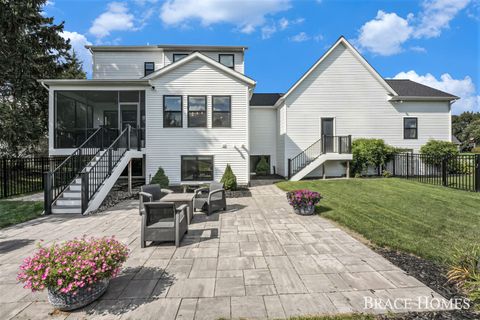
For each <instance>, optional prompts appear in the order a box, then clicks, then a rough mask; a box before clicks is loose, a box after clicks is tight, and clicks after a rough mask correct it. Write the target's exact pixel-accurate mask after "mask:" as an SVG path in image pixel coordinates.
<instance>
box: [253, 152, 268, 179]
mask: <svg viewBox="0 0 480 320" xmlns="http://www.w3.org/2000/svg"><path fill="white" fill-rule="evenodd" d="M255 173H256V174H258V175H259V176H264V175H267V174H269V173H270V166H269V165H268V162H267V159H265V157H264V156H262V157H261V158H260V161H258V163H257V166H256V167H255Z"/></svg>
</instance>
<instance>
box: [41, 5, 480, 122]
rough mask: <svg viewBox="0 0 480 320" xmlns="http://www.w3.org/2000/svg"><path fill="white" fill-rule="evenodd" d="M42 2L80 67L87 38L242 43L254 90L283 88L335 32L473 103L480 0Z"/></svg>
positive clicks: (388, 68)
mask: <svg viewBox="0 0 480 320" xmlns="http://www.w3.org/2000/svg"><path fill="white" fill-rule="evenodd" d="M44 11H45V14H46V15H48V16H54V17H55V21H56V22H61V21H65V32H64V36H65V37H66V38H69V39H71V41H72V44H73V46H74V48H75V50H76V51H77V53H79V55H80V57H81V58H82V60H83V61H84V69H85V70H86V71H87V73H88V74H89V75H90V74H91V57H90V55H89V52H88V51H87V50H84V49H83V46H84V45H85V44H87V43H88V44H97V45H116V44H121V45H145V44H209V45H246V46H248V47H249V50H248V51H247V54H246V74H247V75H249V76H250V77H252V78H254V79H255V80H256V81H257V88H256V92H285V91H286V90H288V88H289V87H290V86H291V85H292V84H293V83H294V82H295V81H296V80H297V79H298V78H299V77H300V76H301V75H302V74H303V73H304V72H305V71H306V70H307V69H308V68H309V67H310V66H311V65H312V64H313V63H314V62H315V61H316V60H317V59H318V58H319V57H320V56H321V55H322V54H323V53H324V52H325V51H326V50H327V49H328V47H329V46H330V45H332V44H333V43H334V42H335V40H336V39H337V38H338V37H339V36H340V35H343V36H345V37H346V38H347V40H349V41H350V42H351V43H352V44H353V45H355V46H356V47H357V48H358V49H359V50H360V52H361V53H362V55H363V56H364V57H365V58H366V59H367V60H368V61H369V62H370V63H371V64H372V65H373V67H374V68H375V69H376V70H377V71H378V72H379V73H380V74H381V75H382V76H383V77H388V78H393V77H398V78H410V79H412V80H415V81H418V82H422V83H424V84H427V85H430V86H433V87H436V88H438V89H441V90H444V91H447V92H450V93H453V94H456V95H458V96H460V97H461V98H462V99H461V100H460V101H458V102H456V103H455V104H454V113H459V112H461V111H464V110H468V111H480V90H479V89H478V88H479V86H480V84H479V82H480V66H479V65H480V57H479V51H480V49H479V46H480V31H479V30H480V0H420V1H402V0H390V1H387V0H385V1H382V0H377V1H358V0H357V1H353V0H352V1H334V0H311V1H306V0H305V1H293V0H230V1H229V0H202V1H198V0H166V1H164V0H131V1H85V0H84V1H67V0H64V1H62V0H50V1H48V2H47V5H46V6H45V8H44Z"/></svg>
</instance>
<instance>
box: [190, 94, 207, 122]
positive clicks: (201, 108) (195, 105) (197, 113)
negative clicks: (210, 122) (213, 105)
mask: <svg viewBox="0 0 480 320" xmlns="http://www.w3.org/2000/svg"><path fill="white" fill-rule="evenodd" d="M188 126H189V127H192V128H193V127H205V128H206V127H207V97H206V96H188Z"/></svg>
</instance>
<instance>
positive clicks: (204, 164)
mask: <svg viewBox="0 0 480 320" xmlns="http://www.w3.org/2000/svg"><path fill="white" fill-rule="evenodd" d="M181 162H182V163H181V172H182V181H212V180H213V156H182V161H181Z"/></svg>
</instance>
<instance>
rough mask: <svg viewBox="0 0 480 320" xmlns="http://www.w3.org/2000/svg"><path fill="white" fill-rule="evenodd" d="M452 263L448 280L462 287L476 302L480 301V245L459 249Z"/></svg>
mask: <svg viewBox="0 0 480 320" xmlns="http://www.w3.org/2000/svg"><path fill="white" fill-rule="evenodd" d="M453 261H455V263H453V264H451V265H450V268H449V271H448V273H447V278H448V281H449V282H451V283H454V284H455V285H456V286H457V287H459V288H460V289H462V290H463V291H464V292H465V293H466V294H467V296H468V297H469V298H470V300H472V301H473V302H475V303H480V245H478V244H474V245H471V246H470V247H468V248H466V249H463V250H461V249H457V250H456V251H455V254H454V256H453Z"/></svg>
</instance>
